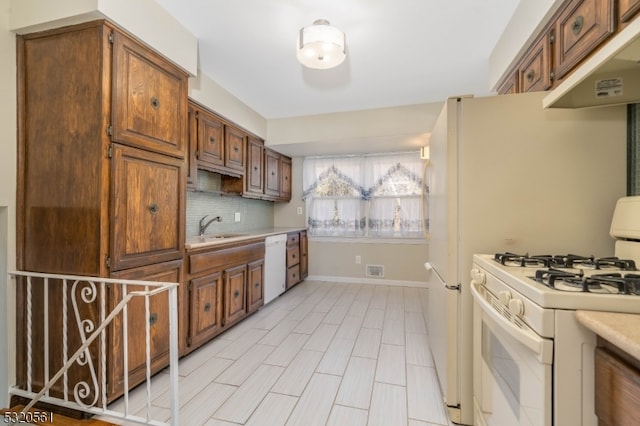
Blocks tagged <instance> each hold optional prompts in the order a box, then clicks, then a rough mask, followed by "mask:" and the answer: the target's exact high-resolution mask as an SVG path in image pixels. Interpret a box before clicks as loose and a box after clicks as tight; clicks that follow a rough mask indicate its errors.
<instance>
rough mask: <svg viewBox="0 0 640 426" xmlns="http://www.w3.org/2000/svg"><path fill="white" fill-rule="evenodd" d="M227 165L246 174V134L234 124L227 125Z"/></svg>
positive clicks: (225, 162) (225, 135) (225, 163)
mask: <svg viewBox="0 0 640 426" xmlns="http://www.w3.org/2000/svg"><path fill="white" fill-rule="evenodd" d="M224 141H225V145H224V148H225V153H224V154H225V157H224V165H225V167H227V168H229V169H233V170H237V171H238V172H240V173H241V174H244V152H245V149H246V134H244V133H243V132H241V131H240V130H238V129H236V128H235V127H233V126H229V125H227V126H225V133H224Z"/></svg>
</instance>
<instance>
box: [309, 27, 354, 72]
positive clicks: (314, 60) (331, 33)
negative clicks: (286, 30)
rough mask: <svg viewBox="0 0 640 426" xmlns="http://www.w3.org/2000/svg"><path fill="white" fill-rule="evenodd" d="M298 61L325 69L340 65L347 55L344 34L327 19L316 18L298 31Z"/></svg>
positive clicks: (315, 67)
mask: <svg viewBox="0 0 640 426" xmlns="http://www.w3.org/2000/svg"><path fill="white" fill-rule="evenodd" d="M297 51H298V61H300V63H301V64H302V65H304V66H305V67H308V68H314V69H319V70H326V69H329V68H333V67H336V66H338V65H340V64H341V63H342V62H343V61H344V58H345V57H346V56H347V52H346V50H345V35H344V33H343V32H342V31H340V30H339V29H337V28H335V27H332V26H331V25H330V24H329V21H327V20H325V19H317V20H316V21H314V22H313V25H311V26H308V27H303V28H301V29H300V32H299V33H298V45H297Z"/></svg>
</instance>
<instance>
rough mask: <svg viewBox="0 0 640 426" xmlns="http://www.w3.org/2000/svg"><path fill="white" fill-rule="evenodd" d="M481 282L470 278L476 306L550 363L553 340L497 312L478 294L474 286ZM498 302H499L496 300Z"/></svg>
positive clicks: (501, 327)
mask: <svg viewBox="0 0 640 426" xmlns="http://www.w3.org/2000/svg"><path fill="white" fill-rule="evenodd" d="M480 285H481V284H479V283H477V282H476V281H474V280H471V293H472V294H473V298H474V299H475V300H476V302H477V304H478V307H479V308H480V309H482V311H483V312H485V313H486V314H487V317H488V319H490V320H491V322H492V323H494V326H495V327H496V328H497V329H499V330H504V331H505V332H506V333H508V334H509V336H511V337H512V338H514V339H516V340H517V341H518V342H520V343H522V344H523V345H524V346H526V347H527V348H529V349H530V350H531V351H533V352H534V353H535V354H536V357H537V359H538V361H540V362H541V363H543V364H551V363H552V362H553V341H552V340H549V339H545V338H544V337H540V336H538V335H537V334H536V333H535V332H534V331H532V330H527V329H522V328H520V327H518V326H517V325H515V324H514V323H513V322H511V321H510V320H509V319H508V318H506V317H505V316H504V315H502V314H501V313H499V312H498V311H497V310H496V309H495V308H494V307H493V306H491V304H490V303H489V302H488V301H487V300H486V299H485V297H484V296H483V295H482V294H480V292H479V291H478V289H477V288H476V287H478V286H480ZM498 303H499V302H498Z"/></svg>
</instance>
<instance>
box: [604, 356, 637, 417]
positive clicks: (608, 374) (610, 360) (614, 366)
mask: <svg viewBox="0 0 640 426" xmlns="http://www.w3.org/2000/svg"><path fill="white" fill-rule="evenodd" d="M595 389H596V401H595V402H596V403H595V411H596V415H597V416H598V419H599V420H600V424H607V425H635V424H637V419H638V418H639V417H640V408H639V407H640V372H639V371H638V370H636V369H635V368H633V367H631V366H630V365H629V364H627V363H626V362H624V361H622V359H620V358H618V357H617V356H614V355H612V354H611V353H610V352H608V351H607V350H604V349H602V348H596V353H595Z"/></svg>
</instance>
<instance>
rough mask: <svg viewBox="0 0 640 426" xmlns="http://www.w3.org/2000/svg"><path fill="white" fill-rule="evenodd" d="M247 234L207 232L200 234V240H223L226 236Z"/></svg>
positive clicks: (232, 236)
mask: <svg viewBox="0 0 640 426" xmlns="http://www.w3.org/2000/svg"><path fill="white" fill-rule="evenodd" d="M245 235H246V234H226V233H225V234H205V235H200V237H199V238H200V241H210V240H221V239H224V238H234V237H244V236H245Z"/></svg>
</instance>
